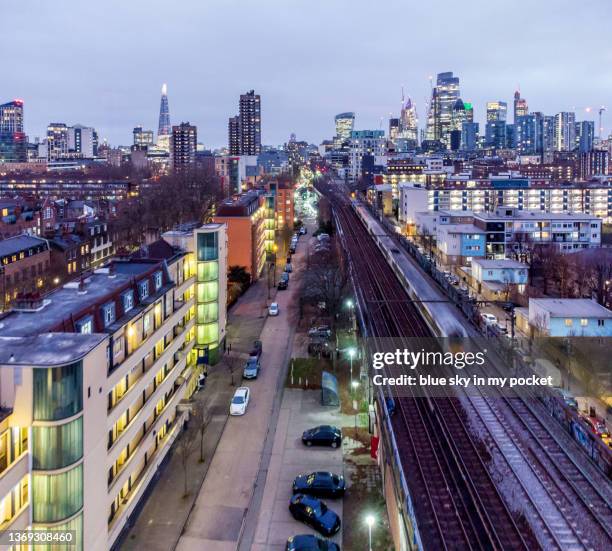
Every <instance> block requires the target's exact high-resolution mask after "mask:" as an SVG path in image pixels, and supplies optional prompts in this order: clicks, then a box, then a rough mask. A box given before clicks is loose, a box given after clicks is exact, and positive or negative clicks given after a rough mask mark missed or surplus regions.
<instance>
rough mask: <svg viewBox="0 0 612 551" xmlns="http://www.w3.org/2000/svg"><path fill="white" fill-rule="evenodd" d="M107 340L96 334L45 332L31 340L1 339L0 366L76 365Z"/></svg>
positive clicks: (21, 338)
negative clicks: (74, 363) (73, 363)
mask: <svg viewBox="0 0 612 551" xmlns="http://www.w3.org/2000/svg"><path fill="white" fill-rule="evenodd" d="M106 338H107V335H105V334H101V333H95V334H90V335H84V334H81V333H44V334H41V335H36V336H30V337H0V366H1V365H6V366H11V365H27V366H52V365H63V364H67V363H71V362H75V361H77V360H79V359H81V358H82V357H83V356H85V355H86V354H88V353H89V351H90V350H93V349H94V348H95V347H96V346H98V345H99V344H100V343H101V342H103V341H104V340H105V339H106Z"/></svg>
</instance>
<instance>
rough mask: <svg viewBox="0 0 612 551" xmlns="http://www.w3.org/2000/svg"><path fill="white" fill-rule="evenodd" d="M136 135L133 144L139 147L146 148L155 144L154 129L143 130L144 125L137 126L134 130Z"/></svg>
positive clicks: (133, 132)
mask: <svg viewBox="0 0 612 551" xmlns="http://www.w3.org/2000/svg"><path fill="white" fill-rule="evenodd" d="M132 134H133V136H134V142H133V145H135V146H136V147H139V148H146V147H149V146H150V145H153V130H143V128H142V126H137V127H135V128H134V130H133V131H132Z"/></svg>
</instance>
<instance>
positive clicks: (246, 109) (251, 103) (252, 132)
mask: <svg viewBox="0 0 612 551" xmlns="http://www.w3.org/2000/svg"><path fill="white" fill-rule="evenodd" d="M238 116H239V117H240V155H259V153H260V152H261V98H260V96H259V94H255V90H251V91H249V92H247V93H246V94H241V95H240V114H239V115H238Z"/></svg>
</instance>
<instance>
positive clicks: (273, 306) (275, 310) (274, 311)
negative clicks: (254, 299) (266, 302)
mask: <svg viewBox="0 0 612 551" xmlns="http://www.w3.org/2000/svg"><path fill="white" fill-rule="evenodd" d="M268 314H270V315H271V316H278V302H273V303H272V304H270V306H268Z"/></svg>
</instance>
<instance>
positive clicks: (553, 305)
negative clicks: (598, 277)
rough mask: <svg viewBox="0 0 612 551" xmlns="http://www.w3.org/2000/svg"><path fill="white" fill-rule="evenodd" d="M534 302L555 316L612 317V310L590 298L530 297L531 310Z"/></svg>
mask: <svg viewBox="0 0 612 551" xmlns="http://www.w3.org/2000/svg"><path fill="white" fill-rule="evenodd" d="M532 304H533V305H537V306H539V307H540V308H542V309H543V310H546V311H547V312H548V313H549V314H550V315H551V317H555V318H566V317H568V316H571V317H575V318H577V317H583V318H600V319H601V318H612V311H610V310H608V309H607V308H605V307H604V306H602V305H601V304H597V302H595V301H593V300H591V299H588V298H530V299H529V309H530V310H531V305H532Z"/></svg>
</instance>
